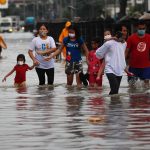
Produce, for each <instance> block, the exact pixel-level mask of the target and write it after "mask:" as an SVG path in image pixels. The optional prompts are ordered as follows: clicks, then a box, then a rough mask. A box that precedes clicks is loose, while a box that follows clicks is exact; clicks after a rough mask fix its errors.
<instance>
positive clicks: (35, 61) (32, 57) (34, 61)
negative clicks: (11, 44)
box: [28, 50, 40, 65]
mask: <svg viewBox="0 0 150 150" xmlns="http://www.w3.org/2000/svg"><path fill="white" fill-rule="evenodd" d="M28 54H29V56H30V58H31V59H32V61H33V64H34V65H39V64H40V63H39V62H38V61H37V60H36V58H35V57H34V55H33V51H32V50H29V51H28Z"/></svg>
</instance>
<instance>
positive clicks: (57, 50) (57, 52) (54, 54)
mask: <svg viewBox="0 0 150 150" xmlns="http://www.w3.org/2000/svg"><path fill="white" fill-rule="evenodd" d="M64 47H65V46H64V44H61V46H60V47H59V48H58V49H56V51H55V52H54V53H53V54H52V55H50V56H48V57H46V58H45V59H44V60H45V61H49V60H50V59H51V58H54V57H55V56H57V55H58V54H60V53H61V51H62V49H63V48H64Z"/></svg>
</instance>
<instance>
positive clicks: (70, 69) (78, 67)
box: [65, 61, 83, 75]
mask: <svg viewBox="0 0 150 150" xmlns="http://www.w3.org/2000/svg"><path fill="white" fill-rule="evenodd" d="M79 72H83V66H82V61H79V62H68V61H66V65H65V73H66V74H68V75H69V74H76V73H79Z"/></svg>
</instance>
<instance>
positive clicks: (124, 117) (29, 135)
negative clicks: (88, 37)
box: [0, 33, 150, 150]
mask: <svg viewBox="0 0 150 150" xmlns="http://www.w3.org/2000/svg"><path fill="white" fill-rule="evenodd" d="M3 37H4V39H5V40H6V42H7V45H8V49H7V50H3V52H2V55H3V58H2V59H0V150H149V149H150V90H149V89H144V88H143V87H142V85H141V83H140V82H139V83H138V84H137V88H136V89H130V88H129V87H128V84H127V82H126V75H124V77H123V79H122V83H121V88H120V94H119V95H118V96H116V97H110V96H109V95H108V93H109V85H108V81H107V79H106V77H105V76H104V81H103V84H104V85H103V89H102V90H100V89H89V88H82V89H78V88H76V86H73V87H72V88H66V84H65V83H66V78H65V74H64V64H63V63H60V62H57V63H55V84H54V86H53V87H46V86H45V87H44V86H43V87H39V86H38V79H37V75H36V73H35V70H32V71H28V72H27V89H15V88H14V87H13V79H14V75H15V74H13V75H11V76H10V77H8V78H7V82H5V83H2V82H1V80H2V78H3V77H4V76H5V75H6V74H7V73H8V72H9V71H10V70H11V69H12V67H13V66H14V65H15V64H16V56H17V55H18V54H19V53H23V54H25V56H26V63H27V64H29V65H32V61H31V60H30V58H29V56H28V54H27V51H28V47H29V43H30V41H31V39H32V34H31V33H11V34H8V33H5V34H3ZM84 67H85V70H86V65H84Z"/></svg>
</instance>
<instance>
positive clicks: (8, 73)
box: [2, 68, 15, 82]
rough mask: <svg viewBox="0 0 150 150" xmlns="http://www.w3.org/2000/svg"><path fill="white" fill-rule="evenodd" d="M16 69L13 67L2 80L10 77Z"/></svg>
mask: <svg viewBox="0 0 150 150" xmlns="http://www.w3.org/2000/svg"><path fill="white" fill-rule="evenodd" d="M14 71H15V68H13V69H12V70H11V71H10V72H9V73H8V74H7V75H6V76H5V77H4V78H3V80H2V82H4V81H6V78H7V77H9V76H10V75H11V74H12V73H13V72H14Z"/></svg>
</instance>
